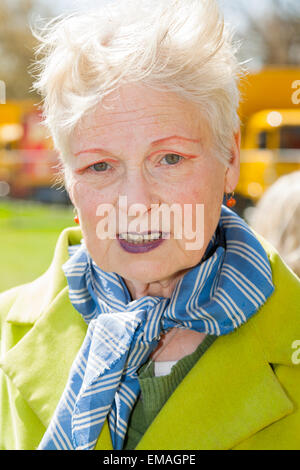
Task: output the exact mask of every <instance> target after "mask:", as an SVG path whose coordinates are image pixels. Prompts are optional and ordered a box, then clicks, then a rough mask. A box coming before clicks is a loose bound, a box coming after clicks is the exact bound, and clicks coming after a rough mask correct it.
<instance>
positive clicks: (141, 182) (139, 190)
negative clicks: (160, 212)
mask: <svg viewBox="0 0 300 470" xmlns="http://www.w3.org/2000/svg"><path fill="white" fill-rule="evenodd" d="M119 196H126V199H127V206H128V209H129V207H130V206H132V205H133V204H139V205H143V206H145V212H148V211H149V210H150V209H151V205H152V204H157V203H158V202H159V197H158V195H156V194H154V191H153V184H151V182H150V181H147V178H146V177H145V176H144V175H143V174H142V171H140V170H137V171H132V172H130V173H128V175H127V177H126V179H125V180H124V182H123V184H122V186H121V188H120V193H119Z"/></svg>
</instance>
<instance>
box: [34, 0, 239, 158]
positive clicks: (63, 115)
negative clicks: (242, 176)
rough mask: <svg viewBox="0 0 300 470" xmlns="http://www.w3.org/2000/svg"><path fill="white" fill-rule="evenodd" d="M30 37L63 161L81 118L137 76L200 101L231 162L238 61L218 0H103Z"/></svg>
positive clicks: (218, 147)
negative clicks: (34, 39)
mask: <svg viewBox="0 0 300 470" xmlns="http://www.w3.org/2000/svg"><path fill="white" fill-rule="evenodd" d="M35 35H36V36H37V37H38V39H39V40H40V46H39V48H38V49H37V62H36V73H37V75H36V81H35V84H34V88H35V89H37V90H38V91H39V92H40V93H41V95H42V96H43V98H44V103H43V104H44V118H45V124H46V125H47V126H48V128H49V130H50V133H51V135H52V138H53V141H54V145H55V147H56V149H57V150H58V151H59V153H60V155H61V159H62V161H63V162H67V161H68V159H69V158H70V151H69V145H68V141H69V137H70V135H71V133H72V131H73V130H74V128H75V127H76V126H77V125H78V123H79V122H80V118H81V117H82V116H83V115H84V114H85V113H86V112H87V111H89V110H92V109H93V108H94V107H95V106H96V105H97V104H99V103H100V102H101V100H102V99H103V98H104V97H105V96H107V95H108V94H110V93H111V92H112V91H115V90H116V89H118V88H119V87H120V86H121V85H123V84H126V83H133V82H140V83H143V84H145V85H148V86H150V87H154V88H156V89H161V90H168V91H173V92H176V93H178V94H179V95H181V96H182V97H184V98H186V99H187V100H190V101H192V102H194V103H196V104H197V105H199V109H200V110H201V111H202V115H203V116H204V118H205V119H206V121H207V123H208V125H209V127H210V129H211V132H212V135H213V136H214V143H215V148H214V149H213V151H214V152H215V153H216V155H217V156H218V158H220V159H221V160H222V161H223V162H224V163H225V164H227V163H228V161H229V159H230V150H231V146H232V137H233V133H234V132H235V131H237V129H238V126H239V118H238V115H237V108H238V103H239V92H238V84H237V82H238V79H239V76H240V73H241V67H240V65H239V64H238V61H237V59H236V54H235V52H236V50H235V48H234V46H233V44H232V38H231V34H230V32H229V31H228V29H227V28H226V27H225V25H224V21H223V18H222V16H221V14H220V11H219V8H218V5H217V2H216V0H163V1H162V0H106V1H104V0H101V1H100V2H99V7H97V9H93V10H90V11H84V12H82V11H80V12H76V13H73V14H71V15H68V16H63V17H58V18H57V19H54V20H52V21H50V22H49V23H48V24H46V25H45V26H44V27H43V28H42V29H41V30H40V32H39V33H35Z"/></svg>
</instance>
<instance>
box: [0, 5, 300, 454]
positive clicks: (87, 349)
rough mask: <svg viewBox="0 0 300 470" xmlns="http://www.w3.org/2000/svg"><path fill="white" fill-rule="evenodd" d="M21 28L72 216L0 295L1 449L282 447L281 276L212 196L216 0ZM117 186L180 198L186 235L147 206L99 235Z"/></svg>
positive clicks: (221, 100)
mask: <svg viewBox="0 0 300 470" xmlns="http://www.w3.org/2000/svg"><path fill="white" fill-rule="evenodd" d="M40 40H41V48H40V51H39V52H40V54H41V58H40V61H39V63H38V64H39V69H38V76H37V82H36V88H37V89H38V90H39V91H40V93H41V94H42V95H43V97H44V117H45V123H46V124H47V126H48V128H49V130H50V132H51V135H52V137H53V141H54V144H55V147H56V149H57V150H58V152H59V153H60V157H61V161H62V164H63V168H64V178H65V184H66V188H67V190H68V193H69V195H70V198H71V200H72V203H73V205H74V208H75V210H76V213H77V215H76V221H77V222H78V223H79V224H80V227H78V228H69V229H66V230H64V231H63V232H62V234H61V236H60V237H59V240H58V242H57V246H56V250H55V255H54V258H53V261H52V264H51V266H50V267H49V269H48V271H47V272H46V273H45V274H44V275H43V276H41V277H40V278H38V279H37V280H36V281H34V282H32V283H30V284H26V285H23V286H18V287H16V288H13V289H11V290H9V291H8V292H5V293H3V294H2V295H1V296H0V313H1V363H0V364H1V375H0V380H1V403H0V406H1V410H0V447H1V449H35V448H38V449H41V450H56V449H65V450H73V449H78V450H93V449H96V450H101V449H116V450H122V449H253V450H254V449H287V448H293V449H300V387H299V378H300V367H299V365H297V364H296V362H295V359H294V357H295V354H294V353H295V351H294V350H293V347H292V344H294V341H295V340H298V339H300V317H299V303H300V284H299V280H298V279H296V277H295V276H294V275H293V274H292V273H291V272H290V270H289V269H287V268H286V266H285V264H284V263H283V261H282V260H281V258H280V256H278V254H277V252H276V251H275V250H274V249H273V248H272V246H271V245H270V244H269V243H268V242H266V241H265V240H264V239H263V238H261V237H259V236H256V235H255V234H254V233H253V232H252V231H251V229H250V228H249V227H248V226H247V224H246V223H245V222H244V221H243V220H242V219H241V218H240V217H239V216H238V215H237V214H235V213H234V212H233V211H232V210H231V209H230V207H232V204H233V203H234V200H233V197H232V193H233V191H234V189H235V187H236V185H237V182H238V178H239V153H240V125H239V119H238V115H237V109H238V105H239V92H238V80H239V77H240V75H241V67H240V65H239V64H238V61H237V59H236V49H235V46H234V45H233V43H232V37H231V33H230V32H229V31H228V29H227V27H225V26H224V21H223V18H222V16H221V14H220V12H219V8H218V5H217V2H215V1H213V0H209V1H206V0H202V1H199V0H197V1H196V0H164V1H163V2H162V1H161V0H159V1H158V0H151V1H150V0H124V1H110V2H101V3H100V4H99V8H98V9H97V10H93V11H86V12H82V13H76V14H72V15H70V16H68V17H66V18H60V19H59V20H58V21H52V22H51V23H50V24H49V25H48V26H46V27H45V28H44V30H43V31H42V33H41V37H40ZM224 194H225V195H226V199H227V206H225V205H223V204H222V203H223V197H224ZM121 196H122V197H126V200H127V203H128V206H125V207H124V205H123V204H121V201H120V197H121ZM135 204H139V205H140V206H142V214H141V215H142V216H143V217H142V220H143V222H145V221H147V220H148V218H149V217H150V216H152V215H153V213H154V212H155V210H158V208H160V207H161V206H165V207H166V206H167V207H170V206H172V205H173V204H177V205H178V206H179V208H180V209H181V210H182V212H183V210H184V209H185V207H186V206H188V207H192V209H193V211H194V212H192V213H191V218H190V220H189V222H192V225H193V228H195V225H196V231H195V233H194V234H193V237H194V238H195V237H196V236H198V235H199V234H202V240H201V243H200V244H198V245H197V246H196V247H195V246H193V248H191V247H190V246H189V244H188V243H187V242H190V243H191V239H190V237H189V236H188V235H187V234H186V231H185V230H184V231H183V235H182V237H178V238H177V237H176V236H175V235H176V230H175V229H177V228H178V227H176V226H175V221H174V220H173V221H172V224H171V225H170V228H169V232H168V233H167V235H168V236H166V237H165V236H164V235H165V229H164V226H163V224H164V222H165V220H164V219H163V220H161V219H159V220H156V223H155V224H154V223H153V224H152V219H151V225H150V230H149V226H148V230H145V229H143V228H140V227H136V228H135V230H132V229H131V230H130V229H128V228H124V226H123V225H122V224H121V223H120V220H122V218H121V219H120V218H119V217H117V224H116V227H115V233H114V235H116V236H109V237H105V236H104V235H105V226H104V225H103V224H101V222H103V219H104V217H103V213H102V212H101V211H102V208H103V207H104V208H105V207H109V210H110V213H112V214H113V213H114V212H115V214H117V215H118V216H120V215H122V213H123V215H125V216H128V219H129V221H130V223H131V222H134V221H135V219H136V214H134V213H133V212H131V211H130V209H131V208H132V207H133V206H134V205H135ZM198 206H201V207H204V221H202V219H201V218H200V221H199V220H198V217H196V216H195V210H196V209H197V207H198ZM101 217H102V218H101ZM184 222H185V220H184V219H183V221H182V226H183V227H181V228H184ZM111 235H112V234H111Z"/></svg>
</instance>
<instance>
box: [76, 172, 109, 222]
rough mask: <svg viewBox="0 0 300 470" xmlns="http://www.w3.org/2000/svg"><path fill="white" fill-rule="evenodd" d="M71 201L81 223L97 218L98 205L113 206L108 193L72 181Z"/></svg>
mask: <svg viewBox="0 0 300 470" xmlns="http://www.w3.org/2000/svg"><path fill="white" fill-rule="evenodd" d="M71 195H72V201H73V203H74V205H75V207H76V209H77V210H78V212H79V214H80V215H81V219H82V220H83V221H87V220H89V221H93V220H96V218H97V215H96V214H97V208H98V206H99V205H100V204H107V203H109V204H114V198H113V194H111V192H110V191H108V190H107V189H106V190H100V189H95V187H93V186H92V185H89V184H87V183H82V182H80V181H74V183H73V185H72V187H71Z"/></svg>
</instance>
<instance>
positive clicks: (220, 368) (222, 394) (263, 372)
mask: <svg viewBox="0 0 300 470" xmlns="http://www.w3.org/2000/svg"><path fill="white" fill-rule="evenodd" d="M253 319H254V317H253ZM252 325H253V321H252V319H251V320H249V321H248V322H247V324H245V325H243V326H242V327H241V328H239V330H236V331H235V332H234V333H231V334H229V335H226V336H223V337H220V338H218V339H217V340H216V341H215V342H214V343H213V345H212V346H210V348H209V349H208V350H207V351H206V353H205V354H204V355H203V356H202V357H201V359H200V360H199V361H198V363H197V364H196V366H194V367H193V369H192V370H191V371H190V372H189V374H188V375H187V376H186V377H185V379H184V380H183V381H182V382H181V384H180V385H179V387H178V388H177V389H176V390H175V392H174V393H173V394H172V396H171V397H170V398H169V400H168V401H167V403H166V404H165V406H164V407H163V408H162V410H161V411H160V413H159V414H158V415H157V417H156V418H155V420H154V421H153V423H152V424H151V426H150V427H149V428H148V429H147V431H146V433H145V434H144V436H143V438H142V439H141V441H140V442H139V444H138V446H137V449H138V450H140V449H147V450H153V449H164V450H166V449H167V450H169V449H190V450H193V449H201V450H208V449H214V450H221V449H232V448H233V447H234V446H236V445H237V444H238V443H240V442H242V441H244V440H246V439H247V438H249V437H250V436H251V435H253V434H255V433H257V432H258V431H259V430H261V429H263V428H265V427H267V426H269V425H270V424H272V423H274V422H275V421H277V420H279V419H281V418H283V417H284V416H286V415H288V414H290V413H292V411H293V409H294V405H293V403H292V402H291V401H290V399H289V398H288V396H287V395H286V393H285V391H284V390H283V388H282V386H281V384H280V382H279V381H278V379H277V377H276V376H275V374H274V373H273V370H272V368H271V366H270V365H269V364H268V363H267V361H266V360H265V357H264V354H263V350H262V348H261V345H260V343H259V340H258V339H257V338H256V335H255V331H254V328H253V326H252Z"/></svg>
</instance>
